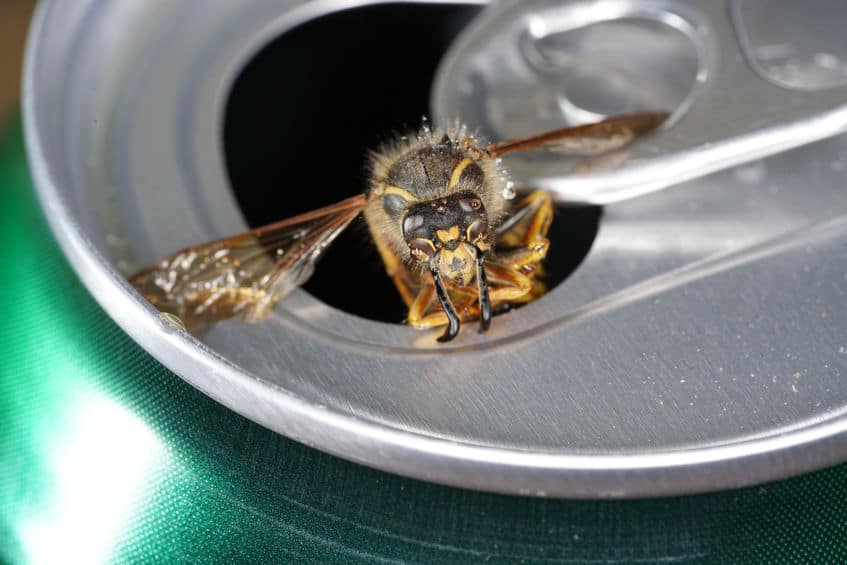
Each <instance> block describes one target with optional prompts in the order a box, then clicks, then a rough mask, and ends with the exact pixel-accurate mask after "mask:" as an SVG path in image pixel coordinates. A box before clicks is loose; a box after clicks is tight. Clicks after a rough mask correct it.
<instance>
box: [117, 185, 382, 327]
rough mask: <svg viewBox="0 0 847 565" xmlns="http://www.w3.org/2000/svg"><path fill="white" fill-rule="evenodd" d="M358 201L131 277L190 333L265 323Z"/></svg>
mask: <svg viewBox="0 0 847 565" xmlns="http://www.w3.org/2000/svg"><path fill="white" fill-rule="evenodd" d="M366 203H367V201H366V199H365V196H364V195H358V196H355V197H353V198H348V199H347V200H344V201H342V202H339V203H337V204H333V205H331V206H327V207H325V208H320V209H318V210H314V211H312V212H307V213H305V214H301V215H299V216H295V217H293V218H288V219H286V220H282V221H280V222H276V223H273V224H270V225H267V226H264V227H261V228H257V229H254V230H251V231H248V232H245V233H243V234H240V235H236V236H232V237H228V238H224V239H220V240H217V241H212V242H209V243H205V244H202V245H196V246H193V247H188V248H186V249H183V250H182V251H179V252H177V253H174V254H173V255H170V256H168V257H165V258H163V259H161V260H160V261H158V262H157V263H156V264H155V265H152V266H150V267H148V268H146V269H143V270H141V271H139V272H138V273H136V274H135V275H133V276H132V277H130V279H129V282H130V283H131V284H132V285H133V286H134V287H135V288H136V289H137V290H138V291H139V292H140V293H141V294H142V295H144V297H145V298H146V299H147V300H149V301H150V303H152V304H153V305H154V306H155V307H156V308H158V309H159V310H161V311H162V312H166V313H169V314H173V315H175V316H177V317H179V318H180V320H181V321H182V323H183V324H185V326H186V328H188V329H189V330H193V329H198V328H202V327H204V326H206V325H209V324H212V323H214V322H218V321H221V320H226V319H228V318H233V317H235V316H241V317H242V318H243V319H244V320H246V321H258V320H261V319H263V318H265V317H266V316H267V315H268V314H269V313H270V312H271V310H272V309H273V307H274V306H275V305H276V303H277V302H279V301H280V300H281V299H282V298H283V297H285V296H286V295H287V294H288V293H290V292H291V291H292V290H294V289H295V288H297V287H299V286H300V285H302V284H303V283H305V282H306V281H307V280H308V279H309V277H310V276H311V275H312V272H313V271H314V267H315V263H317V261H318V259H319V258H320V257H321V255H322V254H323V252H324V251H325V250H326V248H327V246H329V244H330V243H332V241H333V240H334V239H335V238H336V237H337V236H338V234H340V233H341V232H342V231H343V230H344V228H346V227H347V226H348V225H349V224H350V222H351V221H353V219H354V218H355V217H356V216H357V215H358V214H359V213H360V212H361V211H362V210H363V209H364V207H365V204H366Z"/></svg>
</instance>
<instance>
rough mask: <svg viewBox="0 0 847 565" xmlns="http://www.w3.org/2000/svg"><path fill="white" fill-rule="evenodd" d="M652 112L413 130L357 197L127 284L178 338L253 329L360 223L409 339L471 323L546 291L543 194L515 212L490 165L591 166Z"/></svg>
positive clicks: (194, 253)
mask: <svg viewBox="0 0 847 565" xmlns="http://www.w3.org/2000/svg"><path fill="white" fill-rule="evenodd" d="M666 118H667V114H664V113H641V114H630V115H624V116H618V117H613V118H609V119H606V120H603V121H601V122H597V123H594V124H588V125H582V126H576V127H569V128H563V129H557V130H553V131H549V132H546V133H542V134H538V135H532V136H528V137H523V138H520V139H516V140H512V141H506V142H500V143H491V144H488V143H484V142H481V141H480V140H478V139H477V138H476V137H475V136H474V135H470V134H468V133H467V132H468V130H467V128H466V127H464V126H460V125H458V124H457V125H456V126H454V127H452V128H448V129H430V128H428V127H423V128H422V129H421V130H420V131H418V132H417V133H416V134H415V135H412V136H404V137H400V138H397V139H396V140H395V141H394V142H392V143H389V144H387V145H384V146H383V147H382V148H381V149H380V150H379V151H374V152H372V153H371V155H370V180H369V182H368V186H367V190H366V191H365V193H364V194H359V195H357V196H353V197H352V198H348V199H346V200H343V201H341V202H338V203H336V204H333V205H331V206H327V207H325V208H320V209H318V210H314V211H312V212H308V213H305V214H301V215H298V216H295V217H292V218H288V219H286V220H282V221H280V222H276V223H274V224H270V225H267V226H264V227H260V228H257V229H253V230H250V231H248V232H246V233H243V234H240V235H235V236H232V237H227V238H224V239H220V240H217V241H212V242H209V243H204V244H201V245H196V246H192V247H188V248H186V249H183V250H181V251H178V252H176V253H174V254H173V255H170V256H168V257H165V258H163V259H161V260H159V261H158V262H156V263H155V264H154V265H152V266H150V267H148V268H146V269H143V270H141V271H140V272H138V273H136V274H135V275H133V276H132V277H130V279H129V280H130V282H131V284H132V285H133V286H134V287H135V288H136V289H137V290H138V291H139V292H140V293H141V294H142V295H143V296H144V297H145V298H146V299H147V300H149V301H150V302H151V303H152V304H153V305H154V306H155V307H156V308H158V309H159V310H160V311H162V312H165V313H168V314H170V315H173V316H176V317H178V318H179V319H180V321H181V322H182V324H183V325H185V326H186V327H187V328H188V329H189V330H194V329H198V328H202V327H204V326H207V325H209V324H211V323H214V322H217V321H220V320H224V319H227V318H232V317H235V316H241V317H242V318H243V319H244V320H246V321H250V322H254V321H259V320H261V319H263V318H265V317H266V316H268V314H269V313H270V312H271V311H272V310H273V308H274V306H275V305H276V304H277V303H278V302H279V301H280V300H281V299H282V298H284V297H285V296H286V295H287V294H288V293H290V292H291V291H292V290H294V289H295V288H297V287H299V286H300V285H302V284H303V283H305V282H306V280H307V279H308V278H309V276H310V275H311V274H312V272H313V270H314V267H315V264H316V263H317V261H318V259H319V258H320V257H321V255H322V254H323V252H324V250H325V249H326V248H327V246H329V245H330V244H331V243H332V241H333V240H334V239H335V238H336V237H337V236H338V234H339V233H341V231H343V230H344V229H345V228H346V227H347V226H348V225H349V224H350V223H351V222H352V221H353V219H354V218H356V217H357V216H359V215H360V214H362V215H363V216H364V219H365V222H366V223H367V226H368V230H369V232H370V235H371V238H372V239H373V242H374V244H375V246H376V248H377V250H378V252H379V255H380V257H381V258H382V261H383V263H384V265H385V270H386V272H387V274H388V276H389V277H391V278H392V279H393V281H394V284H395V286H396V287H397V291H398V292H399V294H400V296H401V297H402V299H403V301H404V302H405V304H406V306H407V307H408V310H409V313H408V318H407V323H408V324H409V325H411V326H414V327H416V328H422V329H426V328H436V327H440V326H447V327H446V330H445V331H444V333H443V335H441V336H440V337H439V338H438V340H439V341H441V342H446V341H450V340H452V339H453V338H455V337H456V336H457V335H458V333H459V329H460V326H461V323H462V322H467V321H473V320H479V329H480V331H481V332H484V331H485V330H487V329H488V328H489V326H490V324H491V318H492V315H493V314H495V313H497V312H499V311H502V310H506V309H508V308H509V307H511V306H512V305H515V304H520V303H523V302H528V301H531V300H534V299H535V298H537V297H539V296H541V295H542V294H543V293H544V292H545V291H546V286H545V284H544V276H543V275H544V269H543V265H542V261H543V259H544V258H545V256H546V254H547V250H548V249H549V246H550V242H549V240H548V239H547V237H546V236H547V232H548V230H549V228H550V224H551V222H552V220H553V205H552V199H551V197H550V195H549V193H547V192H545V191H544V190H536V191H534V192H531V193H530V194H528V195H526V196H525V197H523V198H522V199H520V200H518V201H517V202H515V201H514V200H513V199H514V196H515V191H514V185H513V183H512V181H511V180H509V178H510V177H509V173H508V171H507V170H506V168H505V167H504V165H503V162H502V159H501V157H502V156H503V155H506V154H509V153H516V152H522V151H531V150H549V151H559V152H562V153H570V154H583V155H596V154H598V153H603V152H608V151H613V150H617V149H620V148H622V147H624V146H626V145H628V144H629V143H631V142H633V141H634V140H635V139H637V138H639V137H641V136H643V135H645V134H647V133H650V132H652V131H653V130H655V129H656V128H657V127H659V125H661V124H662V122H663V121H664V120H665V119H666Z"/></svg>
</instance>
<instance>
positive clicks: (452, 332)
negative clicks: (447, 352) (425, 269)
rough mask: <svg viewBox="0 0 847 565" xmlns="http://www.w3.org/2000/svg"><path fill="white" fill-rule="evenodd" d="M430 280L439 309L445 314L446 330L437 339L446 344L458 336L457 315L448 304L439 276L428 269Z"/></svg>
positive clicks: (451, 304) (445, 290)
mask: <svg viewBox="0 0 847 565" xmlns="http://www.w3.org/2000/svg"><path fill="white" fill-rule="evenodd" d="M429 272H430V273H432V280H433V281H434V282H435V292H436V294H437V295H438V302H440V303H441V309H442V310H444V313H445V314H447V330H446V331H445V332H444V334H443V335H442V336H441V337H439V338H438V341H439V342H441V343H445V342H448V341H450V340H452V339H453V338H454V337H456V336H457V335H459V315H458V314H457V313H456V308H455V307H454V306H453V303H452V302H450V297H449V296H448V295H447V289H446V288H444V282H443V281H442V280H441V275H440V274H439V273H438V271H436V270H435V269H430V270H429Z"/></svg>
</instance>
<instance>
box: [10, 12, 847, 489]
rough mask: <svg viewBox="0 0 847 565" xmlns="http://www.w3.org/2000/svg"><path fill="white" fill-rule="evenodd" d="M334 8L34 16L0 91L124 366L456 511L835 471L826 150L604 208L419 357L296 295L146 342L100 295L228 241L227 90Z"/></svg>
mask: <svg viewBox="0 0 847 565" xmlns="http://www.w3.org/2000/svg"><path fill="white" fill-rule="evenodd" d="M364 3H365V2H362V3H361V4H364ZM342 6H344V7H352V6H353V4H352V3H350V2H344V3H341V2H329V1H324V2H276V1H260V0H254V1H252V2H242V3H221V4H220V5H219V6H218V8H217V9H216V10H208V9H207V7H206V4H205V2H201V1H199V0H197V1H187V2H181V3H172V2H166V1H164V0H162V1H159V0H156V1H153V0H147V1H145V2H121V3H107V4H103V3H101V2H96V1H94V0H80V1H78V2H73V3H71V2H58V1H57V2H49V1H48V2H43V3H42V4H41V5H40V6H39V8H38V12H37V16H36V19H35V23H34V25H33V29H32V31H31V36H30V43H29V46H28V55H27V60H26V74H25V87H24V88H25V100H24V105H25V106H24V111H25V123H26V129H27V146H28V150H29V153H30V159H31V164H32V169H33V173H34V176H35V179H36V182H37V185H38V191H39V197H40V200H41V202H42V205H43V207H44V209H45V212H46V214H47V217H48V219H49V221H50V223H51V226H52V228H53V230H54V231H55V233H56V235H57V237H58V239H59V241H60V243H61V245H62V247H63V249H64V251H65V253H66V254H67V255H68V257H69V259H70V261H71V263H72V264H73V265H74V268H75V269H76V271H77V273H78V274H79V275H80V277H81V279H82V280H83V282H84V283H85V284H86V286H87V287H88V288H89V290H90V291H91V292H92V294H94V296H95V297H96V298H97V300H98V301H99V302H100V304H101V305H102V306H103V307H104V308H105V309H106V310H107V311H108V312H109V313H110V315H112V316H113V317H114V318H115V320H116V321H117V322H118V323H119V324H120V325H121V326H122V327H123V328H124V329H125V330H126V331H127V332H128V333H129V334H130V335H131V336H132V337H133V338H134V339H136V340H137V341H138V342H139V343H140V344H141V345H142V346H143V347H144V348H145V349H147V350H148V351H150V352H151V353H152V354H153V355H154V356H155V357H156V358H157V359H159V360H160V361H161V362H162V363H164V364H165V365H166V366H168V367H169V368H170V369H172V370H173V371H174V372H176V373H177V374H179V375H180V376H181V377H183V378H184V379H186V380H187V381H188V382H190V383H192V384H193V385H194V386H196V387H197V388H199V389H200V390H202V391H204V392H205V393H207V394H209V395H210V396H211V397H213V398H215V399H217V400H218V401H220V402H221V403H223V404H225V405H226V406H228V407H230V408H232V409H233V410H236V411H237V412H239V413H241V414H243V415H244V416H246V417H248V418H250V419H252V420H254V421H256V422H259V423H260V424H262V425H264V426H267V427H269V428H271V429H273V430H276V431H278V432H280V433H283V434H285V435H287V436H289V437H292V438H295V439H297V440H299V441H302V442H304V443H306V444H309V445H312V446H315V447H317V448H319V449H322V450H325V451H328V452H331V453H335V454H338V455H340V456H343V457H346V458H348V459H351V460H354V461H358V462H361V463H364V464H367V465H371V466H374V467H378V468H382V469H386V470H390V471H394V472H398V473H403V474H406V475H410V476H414V477H418V478H422V479H426V480H433V481H440V482H444V483H448V484H453V485H460V486H465V487H469V488H478V489H486V490H495V491H500V492H510V493H519V494H535V495H539V496H544V495H551V496H576V497H620V496H647V495H664V494H672V493H683V492H699V491H705V490H713V489H720V488H727V487H733V486H740V485H746V484H751V483H755V482H759V481H764V480H770V479H775V478H779V477H785V476H788V475H791V474H794V473H797V472H800V471H805V470H809V469H814V468H818V467H820V466H822V465H825V464H829V463H833V462H835V461H840V460H842V459H844V458H845V457H846V456H847V435H845V431H847V416H845V410H847V387H844V386H843V385H842V383H841V381H842V379H843V377H844V372H845V368H847V339H845V335H847V317H845V315H844V307H843V305H844V303H845V296H844V293H845V289H847V191H845V190H844V175H845V169H847V138H845V137H835V138H832V139H829V140H826V141H822V142H818V143H815V144H813V145H808V146H805V147H801V148H798V149H794V150H792V151H790V152H786V153H782V154H779V155H776V156H773V157H770V158H769V159H766V160H761V161H756V162H753V163H749V164H747V165H744V166H743V167H740V168H735V169H731V170H725V171H722V172H720V173H716V174H712V175H710V176H705V177H702V178H699V179H697V180H694V181H690V182H687V183H685V184H682V185H679V186H677V187H675V188H674V189H673V190H668V191H662V192H657V193H654V194H651V195H648V196H644V197H642V198H638V199H632V200H627V201H624V202H620V203H617V204H613V205H610V206H608V207H607V208H606V209H605V213H604V216H603V218H602V220H601V226H600V231H599V233H598V235H597V239H596V241H595V243H594V246H593V248H592V250H591V252H590V253H589V255H588V257H587V258H586V260H585V261H584V263H583V264H582V265H581V266H580V267H579V269H578V270H577V271H576V273H575V274H574V275H572V276H571V277H570V278H569V279H567V280H566V281H565V282H564V283H562V284H561V285H559V286H558V287H556V288H555V289H554V290H553V291H552V292H550V293H549V294H548V295H546V296H544V297H543V298H542V299H541V300H538V301H537V302H534V303H532V304H530V305H527V306H526V307H524V308H521V309H519V310H516V311H514V312H512V313H510V314H507V315H505V316H502V317H500V318H498V320H497V322H498V323H496V324H494V325H493V327H492V330H491V331H490V332H489V334H487V335H486V336H479V335H477V334H476V333H475V332H464V333H463V334H462V335H461V336H460V338H459V339H457V340H456V341H455V342H454V343H452V344H450V345H447V346H444V345H440V344H436V342H435V337H436V335H437V333H433V334H428V333H421V332H419V331H416V330H414V329H411V328H407V327H404V326H399V325H395V324H387V323H380V322H375V321H370V320H364V319H361V318H358V317H355V316H352V315H349V314H346V313H344V312H340V311H338V310H335V309H333V308H331V307H329V306H327V305H325V304H323V303H322V302H320V301H318V300H316V299H315V298H313V297H312V296H310V295H309V294H308V293H306V292H304V291H297V292H295V293H294V294H293V295H292V296H290V297H289V298H288V299H286V301H285V302H284V303H283V304H281V305H280V307H279V308H278V310H277V312H276V314H275V315H274V316H273V317H272V318H271V319H269V320H267V321H266V322H263V323H261V324H257V325H246V324H243V323H240V322H238V321H232V322H227V323H223V324H220V325H218V326H216V327H215V328H213V329H212V330H211V331H209V332H208V333H206V334H204V335H203V336H201V337H200V338H195V337H193V336H190V335H188V334H186V333H184V332H182V331H180V330H177V329H176V328H174V327H172V326H171V325H169V324H168V323H167V322H166V321H165V320H164V319H163V318H162V317H161V316H159V315H158V313H156V312H155V311H154V310H153V309H152V308H151V307H150V306H149V305H147V304H146V303H145V302H144V301H143V300H141V298H140V297H139V296H138V295H137V294H136V293H135V292H134V291H133V290H132V289H131V288H130V287H129V285H128V284H127V283H126V281H125V279H124V278H123V276H122V275H123V274H126V273H128V272H131V271H132V270H133V269H134V268H136V267H137V266H139V265H142V264H145V263H148V262H150V261H152V260H154V259H156V258H157V257H159V256H161V255H163V254H165V253H168V252H171V251H173V250H174V249H177V248H179V247H181V246H184V245H188V244H191V243H197V242H200V241H206V240H209V239H213V238H215V237H220V236H225V235H228V234H231V233H234V232H237V231H240V230H242V229H244V228H246V225H245V223H244V221H243V219H242V218H241V215H240V213H239V211H238V209H237V207H236V205H235V202H234V199H233V197H232V195H231V193H230V191H229V187H228V182H227V177H226V171H225V170H224V164H223V163H224V161H223V156H222V142H221V139H220V132H221V129H222V120H223V105H224V103H225V99H226V95H227V92H228V89H229V86H230V85H231V83H232V81H233V80H234V77H235V76H236V74H237V73H238V70H239V69H240V68H241V67H242V66H243V64H244V62H245V61H247V60H248V59H249V58H250V57H251V56H252V55H253V54H254V53H256V52H257V50H259V49H261V47H262V46H263V45H264V44H265V43H266V42H268V41H269V40H271V39H272V38H273V37H276V36H277V35H279V34H281V33H284V32H285V31H286V30H287V29H291V28H292V27H294V26H296V25H297V24H298V23H301V22H304V21H307V20H309V19H311V18H313V17H316V16H317V15H320V14H324V13H328V12H330V11H333V10H336V9H339V8H340V7H342ZM280 72H284V70H281V71H280ZM280 135H285V132H284V131H282V132H280ZM553 244H554V245H567V242H553Z"/></svg>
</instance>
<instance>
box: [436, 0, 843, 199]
mask: <svg viewBox="0 0 847 565" xmlns="http://www.w3.org/2000/svg"><path fill="white" fill-rule="evenodd" d="M845 17H847V6H845V5H844V3H843V2H838V1H837V0H822V1H820V2H817V3H816V4H815V8H814V10H809V8H808V7H807V6H805V5H803V4H800V3H797V2H792V1H791V0H773V1H771V2H764V1H761V0H726V1H724V0H712V1H709V2H703V1H702V0H604V1H599V2H598V1H591V0H583V1H569V2H560V1H558V0H504V1H503V2H500V3H498V4H496V5H495V6H494V7H492V9H490V10H487V11H486V13H484V14H482V15H481V16H480V17H479V18H477V20H476V21H475V22H474V23H473V24H471V25H470V26H469V27H468V29H467V30H466V31H465V32H464V33H463V34H462V35H461V37H460V38H459V39H458V40H457V41H456V42H455V43H454V44H453V45H452V47H451V49H450V50H449V52H448V53H447V55H446V56H445V60H444V63H443V64H442V67H441V69H440V70H439V73H438V77H437V80H436V84H435V86H434V92H433V102H432V104H433V113H434V116H435V119H436V121H438V120H449V119H453V118H454V117H455V116H462V118H463V119H464V120H465V121H469V122H470V123H471V125H472V126H475V127H478V128H479V129H480V130H481V131H482V132H483V133H485V134H487V135H489V136H491V137H495V138H500V139H502V138H506V139H508V138H510V137H514V136H516V135H524V134H526V133H528V132H529V131H537V129H538V128H539V125H540V124H542V123H545V122H546V123H547V124H550V123H556V124H558V125H560V126H563V125H567V124H573V125H576V124H580V123H586V122H590V121H596V120H598V119H602V118H603V117H604V116H605V115H608V114H612V113H622V112H627V111H628V112H634V111H645V110H646V111H656V110H664V111H669V112H673V114H672V116H671V117H670V120H669V122H670V123H669V125H670V126H671V127H668V128H666V131H664V132H663V134H662V135H659V136H654V137H652V138H650V139H648V140H646V141H645V142H643V143H640V144H638V145H637V146H636V147H634V148H633V149H632V150H631V152H630V158H629V160H628V161H627V162H626V163H624V164H622V165H621V166H619V167H616V168H612V169H610V170H606V171H594V172H593V173H591V174H580V171H578V170H576V171H575V170H574V167H573V163H571V162H568V161H564V160H562V159H557V160H556V159H548V160H542V159H538V158H537V156H531V157H530V156H520V155H516V156H513V157H512V158H511V159H509V160H508V161H507V163H508V164H509V166H510V167H511V171H512V174H513V175H514V177H515V178H516V179H518V180H520V181H523V182H525V183H527V184H529V185H531V186H545V187H547V188H548V190H550V191H551V192H552V193H553V195H554V196H555V197H556V198H558V199H560V200H562V201H568V202H574V201H576V202H589V203H594V204H607V203H611V202H617V201H620V200H624V199H627V198H633V197H636V196H641V195H644V194H648V193H650V192H653V191H656V190H661V189H664V188H667V187H669V186H676V185H678V184H680V183H682V182H683V181H686V180H691V179H694V178H698V177H700V176H703V175H706V174H709V173H713V172H716V171H720V170H722V169H725V168H728V167H730V166H734V165H740V164H742V163H745V162H749V161H751V160H755V159H759V158H763V157H767V156H768V155H772V154H774V153H778V152H781V151H786V150H788V149H791V148H792V147H797V146H800V145H803V144H806V143H811V142H813V141H816V140H819V139H823V138H826V137H829V136H832V135H836V134H838V133H841V132H843V131H845V130H847V63H845V61H847V45H845V43H844V41H843V33H842V30H841V28H840V26H839V25H838V24H837V23H836V22H841V21H844V18H845ZM527 101H532V103H531V104H527ZM574 173H576V174H574Z"/></svg>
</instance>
